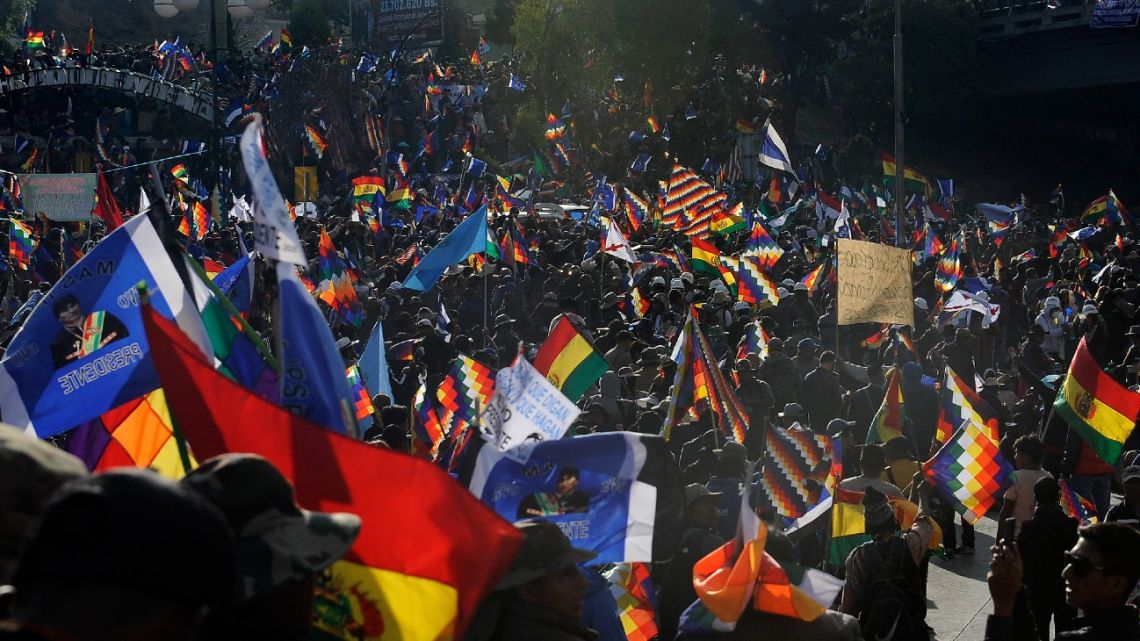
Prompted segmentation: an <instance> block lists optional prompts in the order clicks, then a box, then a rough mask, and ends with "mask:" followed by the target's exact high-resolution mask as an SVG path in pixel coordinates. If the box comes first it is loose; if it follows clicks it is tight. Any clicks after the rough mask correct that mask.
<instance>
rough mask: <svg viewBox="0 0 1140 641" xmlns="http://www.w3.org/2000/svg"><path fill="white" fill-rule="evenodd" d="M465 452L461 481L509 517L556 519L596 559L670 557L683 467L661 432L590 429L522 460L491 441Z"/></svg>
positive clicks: (616, 560)
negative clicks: (593, 431)
mask: <svg viewBox="0 0 1140 641" xmlns="http://www.w3.org/2000/svg"><path fill="white" fill-rule="evenodd" d="M476 447H481V449H479V451H478V452H477V453H476V455H474V456H470V457H468V458H467V460H466V462H465V464H464V467H463V468H462V469H461V471H460V475H459V479H460V481H461V482H462V483H465V484H466V485H467V486H468V487H469V488H470V490H471V493H472V494H474V495H475V496H476V497H479V499H480V500H482V501H483V502H484V503H486V504H487V505H488V506H490V507H491V509H493V510H494V511H495V512H496V513H498V514H499V515H500V516H502V517H503V518H505V519H507V520H508V521H515V520H518V519H526V518H543V519H547V520H549V521H552V522H554V523H556V524H557V525H558V526H559V527H560V528H562V531H563V532H564V533H566V536H567V537H568V538H569V539H570V541H571V543H573V544H574V546H575V547H580V548H584V549H587V550H591V551H593V552H596V553H597V554H598V557H597V559H595V562H596V563H599V564H601V563H623V562H646V563H648V562H652V561H655V560H657V561H660V560H663V559H666V558H668V557H669V556H671V555H672V554H673V551H674V549H675V547H676V545H677V543H678V542H679V539H680V534H681V533H680V532H679V531H676V530H675V528H673V527H672V525H671V524H672V523H674V522H675V519H678V518H680V517H681V511H682V503H683V499H682V495H683V494H684V491H683V489H682V487H681V477H680V471H679V469H678V468H677V464H676V462H675V460H674V459H673V457H672V456H670V455H669V453H668V451H667V448H666V443H665V441H664V440H663V439H662V438H661V437H658V436H646V435H640V434H633V433H630V432H616V433H608V434H591V435H588V436H576V437H573V438H567V439H561V440H558V441H547V442H545V443H541V444H539V445H538V446H536V447H535V448H534V450H533V451H532V452H531V455H530V459H529V460H528V461H527V463H526V464H523V463H519V462H517V461H515V460H512V459H511V458H509V457H508V456H506V455H505V454H504V453H502V452H500V451H498V450H496V449H495V448H494V447H493V446H490V445H489V444H485V443H481V442H479V443H477V444H476Z"/></svg>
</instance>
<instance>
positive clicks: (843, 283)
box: [837, 238, 914, 327]
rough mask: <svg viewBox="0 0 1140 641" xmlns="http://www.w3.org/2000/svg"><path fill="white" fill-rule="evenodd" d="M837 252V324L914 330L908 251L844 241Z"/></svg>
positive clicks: (912, 290)
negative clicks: (889, 325)
mask: <svg viewBox="0 0 1140 641" xmlns="http://www.w3.org/2000/svg"><path fill="white" fill-rule="evenodd" d="M838 251H839V269H838V271H837V273H838V286H839V324H840V325H852V324H854V323H891V324H897V325H910V326H911V327H914V288H913V287H912V286H911V280H910V269H911V259H910V251H909V250H906V249H899V248H897V247H890V246H888V245H880V244H878V243H868V242H864V241H861V240H849V239H847V238H840V239H839V244H838Z"/></svg>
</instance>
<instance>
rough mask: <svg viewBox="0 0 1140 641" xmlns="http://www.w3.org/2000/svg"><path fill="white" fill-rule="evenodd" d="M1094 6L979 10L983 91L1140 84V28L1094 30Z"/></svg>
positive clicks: (1005, 92) (1014, 4) (1019, 91)
mask: <svg viewBox="0 0 1140 641" xmlns="http://www.w3.org/2000/svg"><path fill="white" fill-rule="evenodd" d="M1092 9H1093V5H1092V4H1085V5H1080V6H1073V7H1058V8H1056V9H1049V8H1047V7H1046V6H1045V2H1042V1H1038V2H1011V3H1010V6H1008V7H1004V8H997V9H990V10H983V11H982V12H980V14H979V20H978V39H979V43H978V54H979V58H980V60H981V62H982V64H983V65H984V68H983V70H982V90H983V92H984V93H986V94H989V95H993V96H1017V95H1026V94H1041V93H1048V92H1054V91H1066V90H1074V89H1084V88H1091V87H1118V86H1122V85H1130V84H1134V83H1140V27H1131V28H1119V29H1093V28H1091V27H1090V26H1089V23H1090V20H1091V17H1092ZM1122 106H1123V105H1122Z"/></svg>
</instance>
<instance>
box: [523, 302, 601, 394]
mask: <svg viewBox="0 0 1140 641" xmlns="http://www.w3.org/2000/svg"><path fill="white" fill-rule="evenodd" d="M534 368H535V369H536V370H538V373H539V374H542V375H543V376H545V377H546V380H548V381H550V383H551V384H552V385H554V386H555V387H557V388H558V389H559V390H561V391H562V393H563V394H565V395H566V398H568V399H570V400H572V401H574V402H575V403H577V402H578V400H579V399H580V398H582V395H583V394H585V393H586V390H588V389H590V386H591V385H593V384H594V383H595V382H597V380H598V379H599V378H601V377H602V374H605V373H606V371H607V370H608V369H609V368H610V366H609V365H608V364H606V359H605V358H603V357H602V355H601V354H599V353H598V350H596V349H594V346H593V345H592V344H590V341H589V340H587V339H586V337H585V336H583V335H582V333H581V332H579V331H578V328H576V327H574V323H571V322H570V319H569V318H567V317H566V316H561V317H559V319H558V324H556V325H555V326H554V331H552V332H550V336H547V337H546V340H545V341H544V342H543V343H542V347H540V348H538V355H537V356H535V358H534Z"/></svg>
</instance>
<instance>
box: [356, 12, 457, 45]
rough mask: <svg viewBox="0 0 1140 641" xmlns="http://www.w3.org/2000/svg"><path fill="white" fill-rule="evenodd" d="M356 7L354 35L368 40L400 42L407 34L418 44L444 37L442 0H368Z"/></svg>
mask: <svg viewBox="0 0 1140 641" xmlns="http://www.w3.org/2000/svg"><path fill="white" fill-rule="evenodd" d="M355 11H359V14H358V15H353V25H354V31H355V32H356V33H354V34H353V35H354V36H357V34H359V37H360V38H362V39H363V41H364V42H367V43H372V44H393V45H398V44H399V43H401V42H403V41H404V39H405V38H408V44H409V46H410V47H415V46H418V45H423V44H425V43H429V42H439V41H442V40H443V0H365V1H363V2H360V3H358V4H357V5H356V6H355V7H354V12H355ZM358 16H359V18H360V20H359V21H357V20H356V18H357V17H358ZM357 24H360V25H362V26H363V30H362V31H358V30H357V27H356V25H357Z"/></svg>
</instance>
